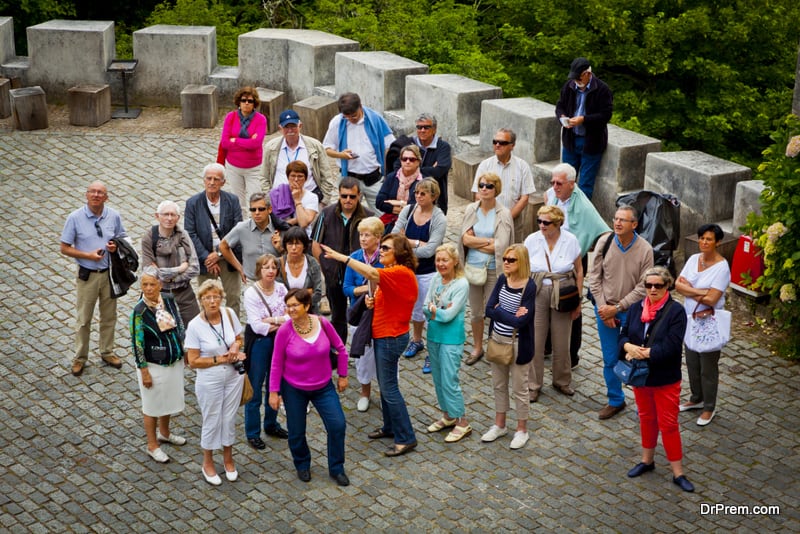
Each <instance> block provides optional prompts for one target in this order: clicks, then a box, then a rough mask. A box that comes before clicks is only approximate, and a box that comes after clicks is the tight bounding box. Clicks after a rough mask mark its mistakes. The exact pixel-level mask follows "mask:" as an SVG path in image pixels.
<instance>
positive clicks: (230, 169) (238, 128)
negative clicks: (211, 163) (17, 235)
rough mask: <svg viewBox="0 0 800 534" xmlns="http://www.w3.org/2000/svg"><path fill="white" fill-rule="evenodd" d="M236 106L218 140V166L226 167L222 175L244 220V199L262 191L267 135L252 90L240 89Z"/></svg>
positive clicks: (245, 204)
mask: <svg viewBox="0 0 800 534" xmlns="http://www.w3.org/2000/svg"><path fill="white" fill-rule="evenodd" d="M233 104H234V105H235V106H236V109H235V110H234V111H231V112H230V113H228V114H227V115H226V116H225V122H224V124H223V125H222V134H221V135H220V141H219V154H218V156H217V163H222V164H224V165H225V175H226V176H227V178H228V184H229V185H230V188H231V191H232V192H233V194H234V195H236V196H237V197H238V198H239V205H240V206H241V207H242V219H243V220H244V219H246V218H247V213H246V209H245V206H247V199H248V198H249V197H250V196H251V195H253V194H254V193H258V192H259V191H261V163H262V162H263V159H264V157H263V156H264V153H263V149H262V144H263V143H264V136H265V135H266V133H267V118H266V117H265V116H264V115H262V114H261V113H260V112H258V111H257V110H258V108H259V106H261V100H260V99H259V98H258V91H256V90H255V88H253V87H249V86H248V87H242V88H241V89H239V90H238V91H236V94H235V95H234V96H233Z"/></svg>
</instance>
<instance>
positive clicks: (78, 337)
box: [72, 271, 117, 364]
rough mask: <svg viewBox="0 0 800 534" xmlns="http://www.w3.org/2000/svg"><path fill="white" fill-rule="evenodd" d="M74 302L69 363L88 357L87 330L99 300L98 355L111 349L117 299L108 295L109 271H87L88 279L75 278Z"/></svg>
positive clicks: (109, 288) (103, 356)
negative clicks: (73, 341) (71, 349)
mask: <svg viewBox="0 0 800 534" xmlns="http://www.w3.org/2000/svg"><path fill="white" fill-rule="evenodd" d="M76 289H77V300H78V301H77V304H76V306H75V359H74V360H72V363H82V364H83V363H86V360H88V359H89V334H90V333H91V329H92V316H93V315H94V305H95V303H97V301H98V300H100V357H102V358H108V357H110V356H113V353H114V328H115V326H116V322H117V301H116V300H115V299H112V298H111V284H110V283H109V281H108V271H106V272H103V273H91V274H89V280H87V281H85V282H84V281H83V280H81V279H80V278H76Z"/></svg>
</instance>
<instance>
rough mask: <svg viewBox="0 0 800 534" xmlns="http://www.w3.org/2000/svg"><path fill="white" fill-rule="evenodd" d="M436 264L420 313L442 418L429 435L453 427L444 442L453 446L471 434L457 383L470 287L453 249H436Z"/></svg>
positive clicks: (430, 430) (446, 244) (447, 245)
mask: <svg viewBox="0 0 800 534" xmlns="http://www.w3.org/2000/svg"><path fill="white" fill-rule="evenodd" d="M435 261H436V275H435V276H434V277H433V281H432V282H431V284H430V288H429V289H428V294H427V295H426V297H425V304H424V306H423V310H424V312H425V317H426V318H427V319H428V355H429V356H428V357H429V358H430V363H431V371H432V372H433V385H434V387H435V388H436V398H437V399H438V401H439V407H441V409H442V417H441V419H439V420H437V421H436V422H434V423H433V424H431V425H430V426H429V427H428V432H438V431H440V430H443V429H445V428H450V427H454V428H453V430H452V431H450V433H449V434H448V435H447V437H445V438H444V440H445V441H446V442H447V443H454V442H456V441H460V440H461V439H463V438H465V437H467V436H469V435H470V434H471V433H472V427H471V426H469V422H468V421H467V418H466V416H465V410H464V395H463V394H462V392H461V384H460V383H459V381H458V370H459V367H461V354H462V353H463V352H464V341H466V338H467V333H466V329H465V328H464V312H465V311H466V309H467V294H468V293H469V284H468V283H467V280H466V278H464V270H463V269H462V268H461V265H460V264H459V262H458V250H456V246H455V245H453V244H452V243H445V244H444V245H441V246H439V247H438V248H437V249H436V257H435Z"/></svg>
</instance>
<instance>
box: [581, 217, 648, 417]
mask: <svg viewBox="0 0 800 534" xmlns="http://www.w3.org/2000/svg"><path fill="white" fill-rule="evenodd" d="M638 221H639V214H638V213H636V208H634V207H632V206H620V207H619V208H618V209H617V212H616V213H615V214H614V233H613V234H607V235H605V236H601V237H600V239H598V240H597V245H596V246H595V253H594V257H593V258H592V266H591V270H590V271H589V288H590V289H591V290H592V295H594V299H595V308H594V309H595V315H596V316H597V333H598V335H599V337H600V349H601V350H602V352H603V378H605V381H606V388H607V390H608V392H607V395H608V404H606V406H605V407H603V409H602V410H600V412H599V413H598V414H597V416H598V418H599V419H610V418H612V417H614V416H615V415H616V414H618V413H619V412H621V411H622V410H624V409H625V394H624V393H623V392H622V382H620V380H619V378H617V375H616V374H614V365H615V364H616V363H617V359H618V355H619V346H618V345H619V343H618V341H619V332H620V325H621V324H622V323H623V322H624V321H625V319H626V315H627V312H628V308H630V307H631V305H632V304H633V303H635V302H639V301H640V300H642V299H643V298H644V296H645V288H644V273H645V272H646V271H647V269H649V268H650V267H652V266H653V247H651V246H650V243H648V242H647V241H645V240H644V238H642V237H639V236H638V235H637V234H636V226H637V225H638Z"/></svg>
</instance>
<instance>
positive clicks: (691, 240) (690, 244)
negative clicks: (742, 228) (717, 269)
mask: <svg viewBox="0 0 800 534" xmlns="http://www.w3.org/2000/svg"><path fill="white" fill-rule="evenodd" d="M697 240H698V238H697V232H695V233H693V234H689V235H687V236H686V237H684V238H683V260H684V262H685V261H686V260H687V259H689V257H690V256H691V255H692V254H697V253H698V252H700V247H699V246H698V245H697ZM738 243H739V236H735V235H733V234H730V233H728V232H725V236H724V237H723V238H722V241H720V242H719V244H718V245H717V252H719V253H720V254H722V256H723V257H724V258H725V259H726V260H728V264H729V265H733V253H734V252H736V245H737V244H738Z"/></svg>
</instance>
